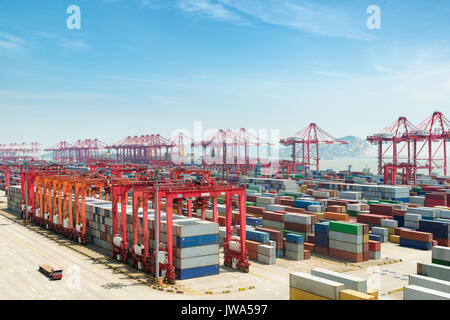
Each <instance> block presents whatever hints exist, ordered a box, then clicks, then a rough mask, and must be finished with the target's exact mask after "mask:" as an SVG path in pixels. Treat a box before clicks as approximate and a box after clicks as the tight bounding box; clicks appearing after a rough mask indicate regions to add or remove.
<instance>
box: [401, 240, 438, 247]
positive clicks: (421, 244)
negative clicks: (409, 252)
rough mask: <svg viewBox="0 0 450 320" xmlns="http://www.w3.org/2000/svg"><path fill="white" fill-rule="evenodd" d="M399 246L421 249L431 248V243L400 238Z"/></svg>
mask: <svg viewBox="0 0 450 320" xmlns="http://www.w3.org/2000/svg"><path fill="white" fill-rule="evenodd" d="M400 246H402V247H409V248H415V249H421V250H431V248H432V247H433V243H432V242H422V241H417V240H411V239H405V238H400Z"/></svg>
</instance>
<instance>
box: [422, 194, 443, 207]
mask: <svg viewBox="0 0 450 320" xmlns="http://www.w3.org/2000/svg"><path fill="white" fill-rule="evenodd" d="M424 205H425V207H434V206H446V205H447V194H446V193H445V192H431V193H427V194H426V195H425V204H424Z"/></svg>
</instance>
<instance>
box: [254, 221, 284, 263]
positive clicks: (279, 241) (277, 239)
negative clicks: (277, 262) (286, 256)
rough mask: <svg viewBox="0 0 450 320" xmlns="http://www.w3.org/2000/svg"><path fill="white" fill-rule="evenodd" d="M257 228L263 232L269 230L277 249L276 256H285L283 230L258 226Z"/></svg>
mask: <svg viewBox="0 0 450 320" xmlns="http://www.w3.org/2000/svg"><path fill="white" fill-rule="evenodd" d="M256 230H257V231H261V232H267V233H268V234H269V238H270V240H272V241H274V244H275V249H276V257H277V258H281V257H283V249H284V242H283V232H281V231H278V230H273V229H267V228H256Z"/></svg>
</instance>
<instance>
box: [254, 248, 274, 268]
mask: <svg viewBox="0 0 450 320" xmlns="http://www.w3.org/2000/svg"><path fill="white" fill-rule="evenodd" d="M257 251H258V262H260V263H264V264H275V263H276V258H277V257H276V247H275V246H272V245H268V244H260V245H258V249H257Z"/></svg>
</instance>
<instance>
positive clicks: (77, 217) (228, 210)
mask: <svg viewBox="0 0 450 320" xmlns="http://www.w3.org/2000/svg"><path fill="white" fill-rule="evenodd" d="M433 116H439V117H441V118H442V119H445V122H444V123H445V124H446V125H448V121H447V120H446V118H445V117H444V116H443V115H442V114H441V113H435V114H434V115H433ZM444 129H445V130H444V132H445V134H446V136H445V137H444V138H445V139H448V134H449V131H448V127H445V128H444ZM221 132H224V131H221ZM91 141H92V140H91ZM165 141H166V143H167V144H168V145H170V146H171V147H172V148H174V147H175V144H174V143H173V142H172V143H171V144H169V141H170V140H169V139H165ZM412 141H413V142H414V143H415V142H416V141H415V140H412ZM199 144H200V143H199ZM60 145H61V144H60ZM143 146H144V144H143V145H142V146H139V145H133V146H129V147H127V148H130V150H132V151H127V152H123V153H121V152H119V151H118V152H117V157H116V159H113V158H109V159H106V158H102V157H101V156H100V155H101V153H100V152H99V151H98V150H101V148H104V146H102V145H99V144H95V147H92V149H91V147H90V148H87V149H86V147H85V146H80V144H79V143H78V142H77V143H75V145H73V146H68V147H66V146H64V147H62V148H61V150H59V151H58V152H55V153H53V155H54V158H53V160H52V161H49V162H48V161H43V160H40V159H39V158H38V157H31V158H30V157H29V156H28V155H26V156H25V155H24V154H23V153H21V152H22V151H17V150H15V151H12V150H8V151H5V152H4V153H3V155H2V162H3V165H2V177H3V178H2V180H1V181H2V187H3V189H4V190H5V191H4V196H3V198H2V199H3V200H2V202H3V209H1V211H0V214H1V217H0V218H1V219H2V221H3V223H2V229H1V231H2V232H1V233H0V236H2V237H4V240H5V242H4V244H3V247H4V248H3V250H4V252H9V254H11V252H13V254H12V256H11V259H6V260H4V261H3V262H2V264H3V265H2V268H1V270H3V272H4V273H5V274H4V277H2V278H3V286H2V287H3V288H4V290H3V293H2V298H4V299H8V298H13V299H29V298H31V299H42V298H44V297H49V296H48V294H49V292H52V293H51V294H52V295H53V294H56V293H54V292H53V290H55V292H58V293H57V297H58V298H63V299H77V298H88V299H89V298H92V297H96V298H102V297H104V296H103V295H105V294H106V295H107V292H105V290H104V288H105V286H106V287H107V286H108V283H109V285H110V286H112V287H114V286H117V288H118V290H116V291H120V292H121V291H124V295H118V296H117V298H119V299H122V298H123V299H126V298H127V297H128V298H130V299H134V298H139V299H141V298H142V297H144V296H145V299H238V300H239V299H280V300H288V299H290V300H399V299H400V300H402V299H403V300H414V299H424V300H426V299H447V300H448V298H449V290H448V288H449V284H450V273H449V270H450V242H449V237H450V188H449V184H448V183H449V181H450V177H449V176H446V175H445V174H444V175H442V174H433V175H426V174H418V173H416V172H415V173H414V176H406V177H401V174H399V173H397V175H398V176H399V177H398V178H399V180H400V177H401V179H405V178H406V182H407V183H405V184H394V183H393V181H394V180H396V179H392V177H390V178H389V179H388V181H386V180H385V177H386V175H385V174H383V173H386V172H387V171H386V170H387V167H386V166H385V167H384V169H382V170H384V172H383V171H381V172H380V173H379V174H371V173H363V172H352V171H340V172H333V171H331V170H325V171H319V170H314V169H312V168H311V163H302V162H297V161H296V162H294V161H290V162H289V161H284V162H283V164H282V165H281V167H278V169H277V170H274V168H271V166H272V165H274V164H273V163H270V164H271V165H270V166H268V165H267V164H265V165H261V164H260V163H259V162H258V160H256V161H253V160H252V159H249V158H248V157H247V158H245V159H246V161H245V162H244V164H237V163H231V164H229V163H227V164H220V163H213V164H207V163H206V162H205V161H204V160H202V161H201V162H200V164H199V163H195V161H186V162H185V163H183V164H181V165H180V164H178V163H175V162H173V161H172V160H171V159H173V157H172V156H170V157H167V154H169V155H170V152H174V151H167V153H166V155H162V153H161V152H158V151H155V152H153V151H151V150H152V149H158V148H160V149H161V148H162V147H161V146H159V147H158V146H155V147H143ZM177 147H178V149H179V148H180V145H178V146H177ZM212 147H213V148H217V149H219V146H218V145H213V146H212ZM172 148H171V149H172ZM244 149H245V148H244ZM52 150H54V149H52ZM81 150H83V151H81ZM86 150H89V151H88V152H85V151H86ZM137 150H140V152H141V157H139V158H123V157H122V155H125V154H137ZM143 150H144V151H145V152H144V151H143ZM168 150H169V149H168ZM152 154H153V156H152ZM72 155H75V156H72ZM81 155H82V156H81ZM202 159H205V154H203V155H202ZM188 160H189V159H188ZM316 161H317V163H318V159H316ZM391 166H392V165H389V167H391ZM414 166H415V167H416V165H414ZM317 167H318V165H317ZM270 169H272V170H270ZM444 170H445V171H446V168H445V167H444ZM386 182H389V183H386ZM41 242H45V245H42V246H41ZM18 252H20V253H21V254H19V255H17V253H18ZM37 256H40V258H42V259H41V260H43V261H42V263H41V264H43V265H45V266H46V267H45V268H44V269H45V270H48V271H46V273H45V274H47V275H49V277H50V278H52V276H53V271H52V270H57V273H56V274H57V276H58V279H60V280H61V281H60V283H64V281H66V285H59V284H57V283H54V282H52V284H51V285H46V288H48V290H49V291H47V289H45V288H44V289H42V288H40V289H39V290H38V289H37V288H36V287H40V286H39V285H38V284H37V283H38V281H43V279H42V272H41V273H37V272H32V270H33V268H34V267H33V265H31V261H33V260H35V259H36V258H37ZM17 259H20V261H23V262H24V263H20V265H21V266H22V265H23V270H22V269H17V265H15V264H17V263H18V262H17ZM50 265H51V266H50ZM74 266H75V267H74ZM27 268H30V269H31V271H30V269H27ZM66 268H68V269H69V270H71V268H72V269H73V268H74V270H75V269H76V270H79V274H78V275H76V276H75V275H74V274H72V275H71V274H70V271H69V275H66V270H65V269H66ZM40 270H42V268H40ZM86 273H88V274H91V273H94V274H93V275H86V277H85V274H86ZM16 277H19V278H20V279H21V281H20V282H17V281H15V279H16ZM74 277H79V278H75V279H79V280H80V281H82V282H83V283H85V285H86V286H87V288H89V289H87V290H80V291H79V292H78V293H76V294H73V293H72V292H70V293H69V292H67V291H65V290H64V288H66V287H67V285H68V284H70V281H74ZM66 278H67V280H66ZM107 281H108V282H107ZM9 286H13V287H14V289H15V290H12V291H10V290H5V288H8V287H9ZM58 287H60V288H58ZM46 291H47V292H46ZM108 297H109V296H108Z"/></svg>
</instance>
